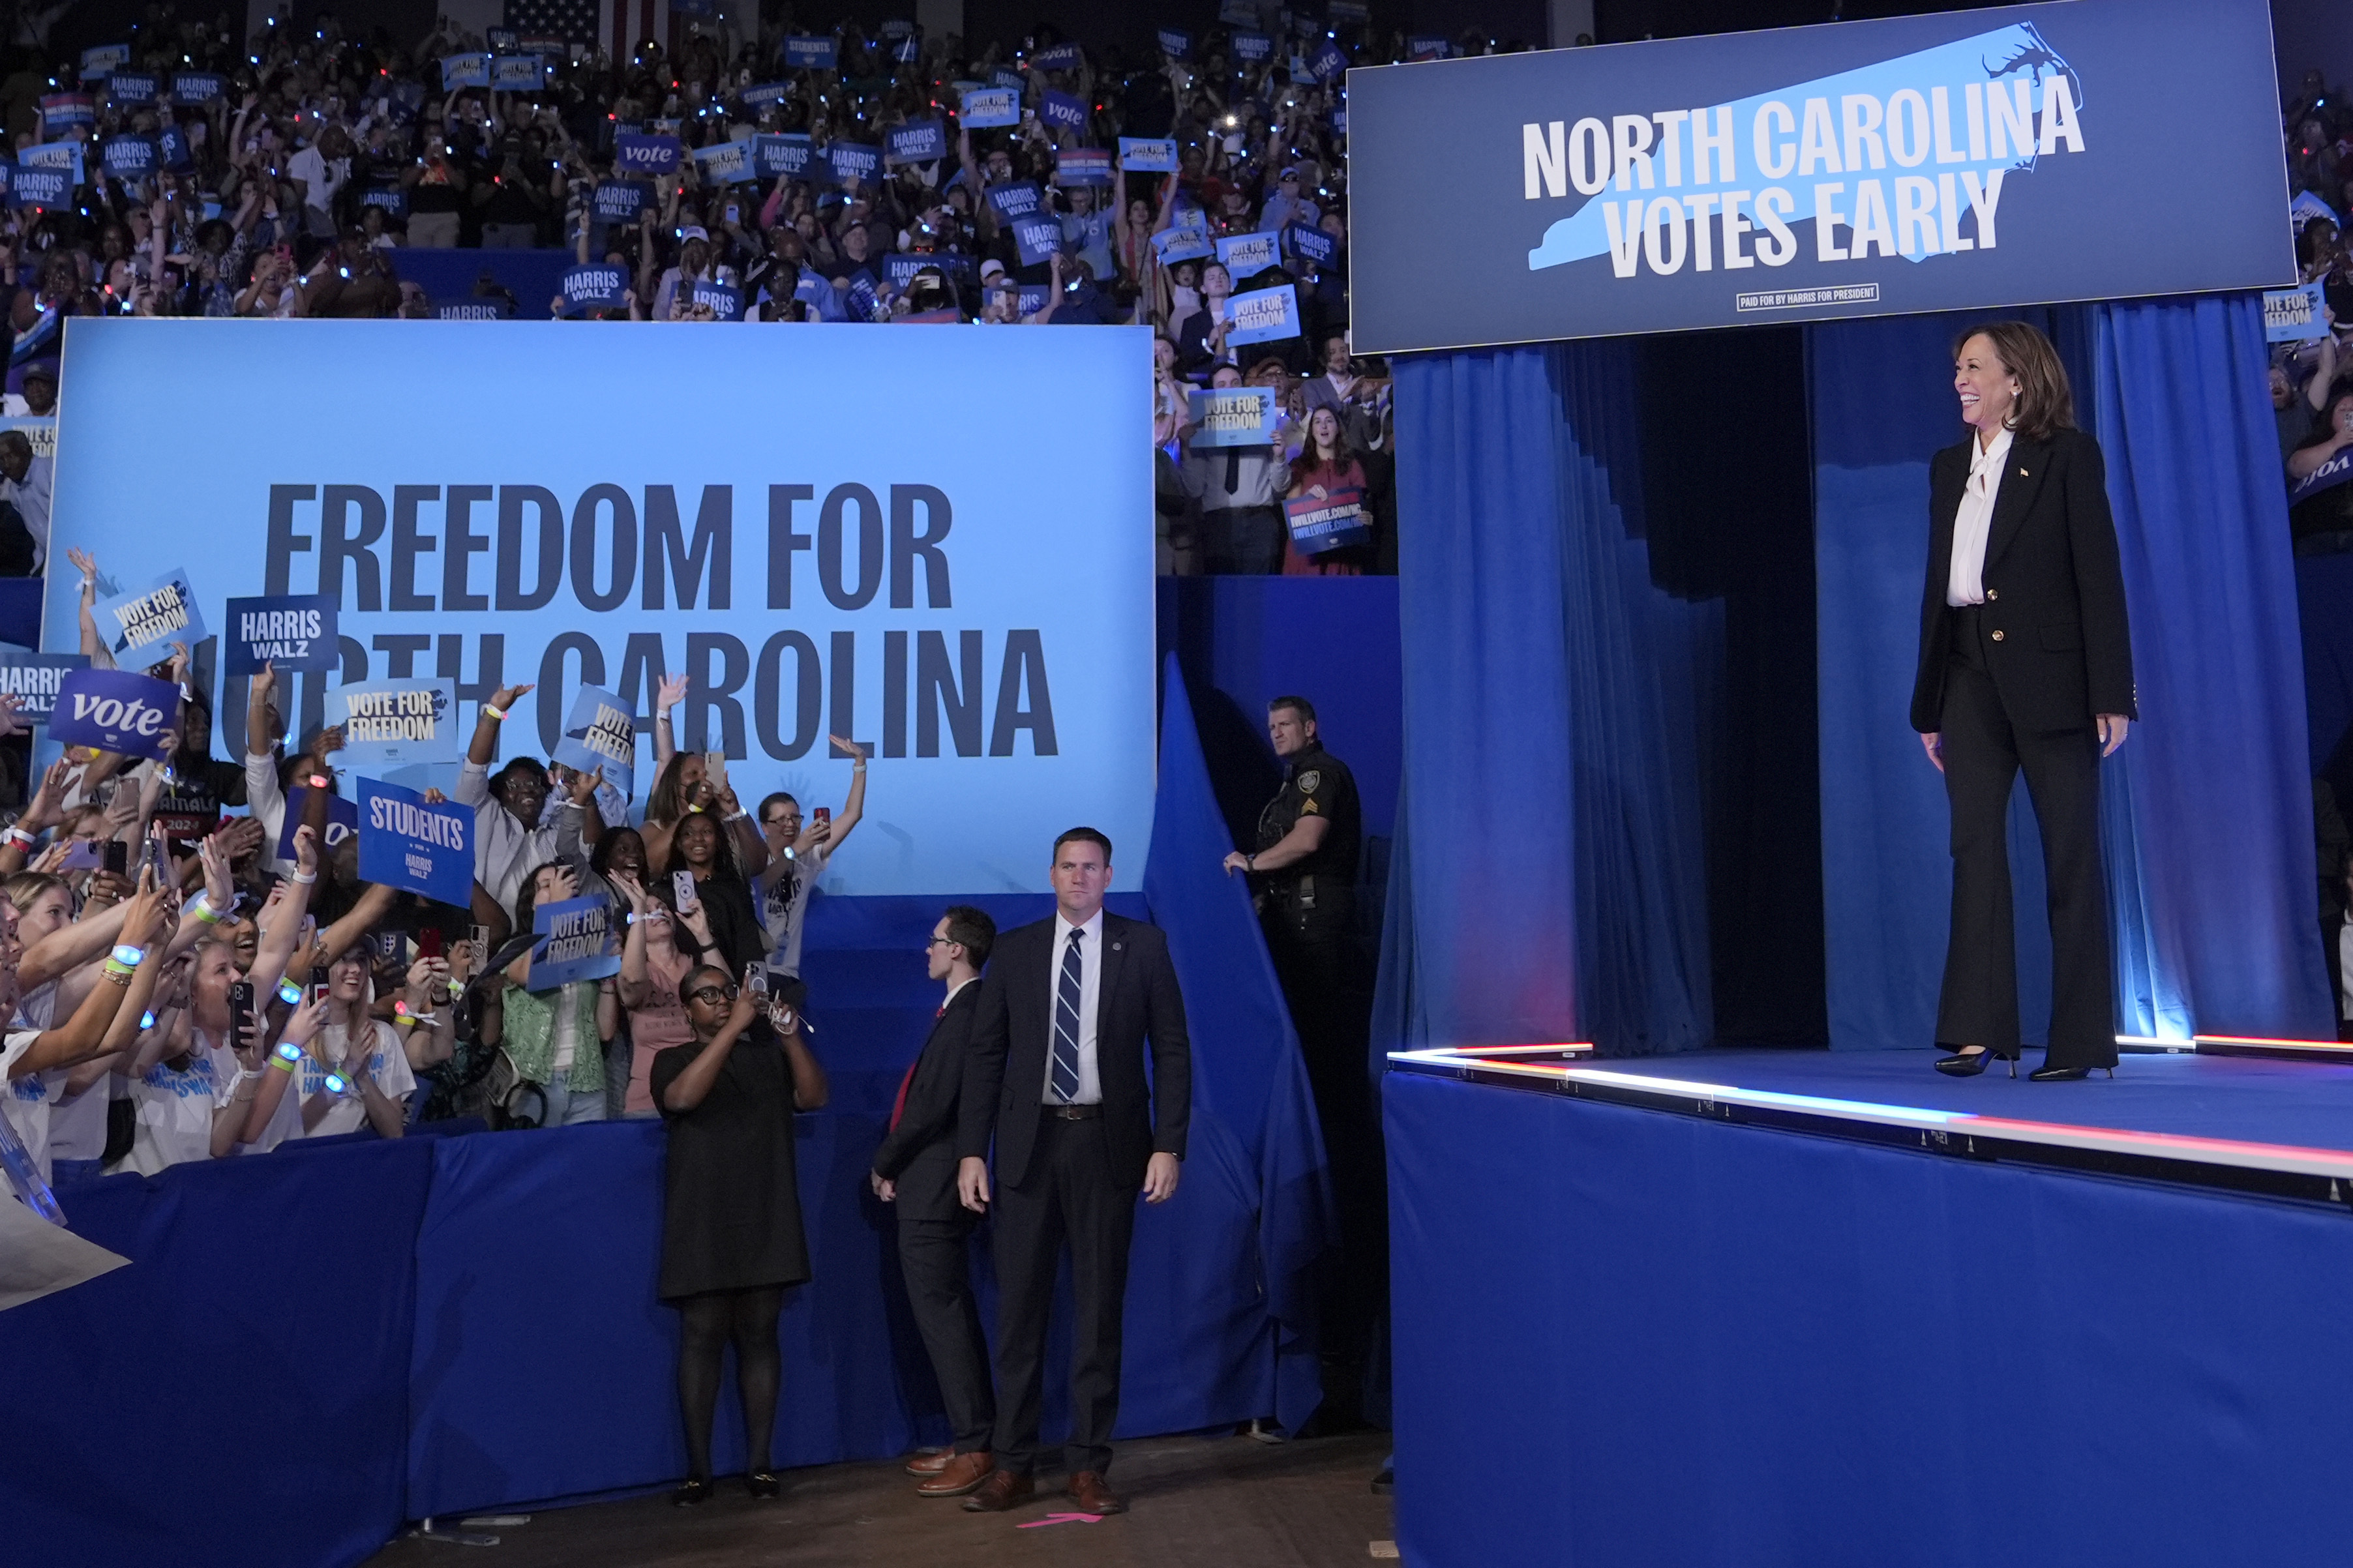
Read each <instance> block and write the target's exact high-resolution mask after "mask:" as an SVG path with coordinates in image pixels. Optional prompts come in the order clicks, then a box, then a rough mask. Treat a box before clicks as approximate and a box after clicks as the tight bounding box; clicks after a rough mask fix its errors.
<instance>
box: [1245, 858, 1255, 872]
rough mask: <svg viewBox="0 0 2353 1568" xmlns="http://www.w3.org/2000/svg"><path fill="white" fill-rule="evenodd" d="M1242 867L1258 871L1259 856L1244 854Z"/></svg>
mask: <svg viewBox="0 0 2353 1568" xmlns="http://www.w3.org/2000/svg"><path fill="white" fill-rule="evenodd" d="M1242 868H1243V869H1244V870H1246V871H1250V872H1256V871H1257V870H1258V857H1257V856H1255V855H1245V856H1243V857H1242Z"/></svg>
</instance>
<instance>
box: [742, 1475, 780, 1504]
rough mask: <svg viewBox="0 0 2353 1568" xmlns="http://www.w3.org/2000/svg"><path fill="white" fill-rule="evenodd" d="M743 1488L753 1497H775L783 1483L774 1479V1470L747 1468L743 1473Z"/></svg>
mask: <svg viewBox="0 0 2353 1568" xmlns="http://www.w3.org/2000/svg"><path fill="white" fill-rule="evenodd" d="M783 1489H784V1483H783V1482H782V1481H779V1480H778V1479H776V1474H775V1472H774V1471H771V1470H747V1471H745V1472H744V1490H745V1491H747V1492H750V1493H751V1494H752V1495H753V1496H754V1497H761V1498H767V1497H775V1496H776V1494H777V1492H779V1491H781V1490H783Z"/></svg>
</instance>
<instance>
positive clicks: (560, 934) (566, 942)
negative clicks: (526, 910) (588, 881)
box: [528, 893, 621, 991]
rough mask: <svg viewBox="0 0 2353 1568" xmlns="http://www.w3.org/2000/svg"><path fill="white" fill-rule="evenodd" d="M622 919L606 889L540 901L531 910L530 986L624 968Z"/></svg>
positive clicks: (543, 987)
mask: <svg viewBox="0 0 2353 1568" xmlns="http://www.w3.org/2000/svg"><path fill="white" fill-rule="evenodd" d="M620 930H621V928H620V922H619V921H617V920H616V919H615V918H614V914H613V900H610V899H608V898H607V897H606V896H605V895H604V894H602V893H594V894H591V895H589V896H588V897H587V898H585V899H565V900H563V901H562V902H560V903H553V904H541V905H539V906H537V907H536V908H534V909H533V910H532V914H531V936H532V942H531V979H530V981H529V982H528V986H529V989H531V990H533V991H553V990H554V989H555V988H556V987H557V986H559V985H568V984H571V983H572V982H573V981H575V980H602V979H604V978H605V977H606V976H607V975H608V974H618V973H621V940H620Z"/></svg>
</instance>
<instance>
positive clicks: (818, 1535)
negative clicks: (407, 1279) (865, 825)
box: [368, 1432, 1395, 1568]
mask: <svg viewBox="0 0 2353 1568" xmlns="http://www.w3.org/2000/svg"><path fill="white" fill-rule="evenodd" d="M1388 1448H1389V1436H1388V1433H1386V1432H1372V1433H1365V1434H1361V1435H1357V1436H1346V1437H1324V1438H1317V1439H1314V1440H1311V1441H1307V1442H1298V1443H1285V1444H1278V1445H1269V1444H1264V1443H1260V1442H1258V1441H1256V1440H1254V1439H1252V1438H1250V1437H1247V1436H1240V1437H1214V1438H1212V1437H1159V1438H1147V1439H1143V1440H1139V1441H1135V1442H1128V1443H1122V1444H1121V1445H1120V1446H1119V1457H1118V1460H1117V1463H1116V1466H1115V1468H1114V1469H1113V1474H1112V1481H1113V1486H1114V1487H1115V1488H1116V1489H1118V1490H1119V1491H1120V1492H1121V1494H1122V1495H1123V1496H1124V1497H1125V1498H1126V1499H1127V1500H1128V1502H1129V1505H1130V1511H1129V1512H1127V1513H1125V1514H1123V1515H1119V1516H1117V1517H1114V1518H1110V1519H1105V1520H1103V1521H1100V1522H1098V1523H1094V1524H1088V1523H1085V1522H1083V1521H1075V1520H1074V1521H1068V1522H1065V1523H1060V1524H1043V1523H1040V1522H1039V1521H1043V1520H1045V1519H1047V1518H1048V1517H1049V1516H1050V1515H1052V1514H1054V1513H1056V1512H1060V1511H1062V1510H1061V1508H1060V1506H1059V1505H1060V1504H1061V1503H1062V1501H1063V1499H1062V1496H1061V1490H1060V1479H1061V1478H1060V1476H1059V1475H1041V1476H1039V1485H1040V1488H1041V1492H1042V1491H1043V1489H1044V1488H1046V1487H1048V1486H1051V1487H1052V1490H1051V1491H1050V1492H1044V1493H1043V1495H1041V1496H1040V1498H1039V1500H1038V1501H1037V1502H1034V1503H1030V1504H1028V1505H1025V1506H1024V1507H1022V1508H1020V1509H1018V1510H1015V1511H1014V1512H1012V1513H1010V1514H999V1515H978V1514H968V1513H965V1511H964V1510H962V1509H960V1508H959V1507H958V1506H957V1505H956V1503H955V1501H953V1500H938V1501H933V1500H925V1499H920V1498H917V1497H916V1496H915V1495H914V1482H913V1480H911V1479H908V1478H907V1477H906V1476H905V1475H903V1474H902V1473H901V1471H900V1468H899V1467H898V1465H897V1464H895V1463H891V1464H863V1465H831V1466H828V1467H826V1468H822V1469H813V1470H796V1471H791V1472H788V1473H787V1474H786V1477H785V1494H784V1496H783V1497H782V1498H780V1499H778V1500H776V1501H774V1502H761V1503H755V1502H753V1501H752V1500H750V1499H749V1498H747V1497H745V1496H744V1490H743V1483H742V1481H741V1480H740V1479H727V1480H723V1481H721V1482H720V1483H719V1495H718V1496H717V1497H716V1498H714V1499H713V1500H711V1501H710V1502H707V1503H704V1504H703V1505H702V1506H701V1507H699V1508H696V1509H692V1510H679V1509H674V1508H672V1507H670V1503H669V1501H668V1500H667V1499H666V1498H664V1497H659V1496H656V1497H643V1498H636V1499H632V1500H629V1501H627V1502H608V1503H592V1504H590V1505H588V1506H586V1507H583V1508H567V1509H558V1510H553V1511H551V1512H545V1513H540V1514H535V1515H533V1518H532V1521H531V1522H530V1523H529V1524H527V1525H522V1526H520V1527H496V1528H495V1530H494V1532H495V1533H496V1534H497V1535H498V1536H499V1537H500V1544H499V1546H498V1547H497V1549H496V1550H495V1551H492V1552H481V1553H479V1554H477V1553H475V1552H469V1551H466V1550H464V1549H462V1548H452V1547H449V1546H446V1545H442V1544H440V1543H438V1542H422V1541H416V1540H407V1541H396V1542H393V1543H392V1544H391V1545H389V1546H387V1547H385V1549H384V1550H383V1551H382V1552H377V1553H376V1554H375V1556H374V1557H372V1558H370V1559H369V1560H368V1568H413V1565H415V1568H421V1565H424V1564H431V1565H433V1568H443V1565H444V1564H451V1563H474V1562H477V1561H479V1562H480V1563H481V1564H482V1565H483V1568H542V1565H546V1568H554V1565H557V1564H561V1565H563V1568H605V1565H607V1564H610V1565H613V1568H620V1565H623V1564H627V1565H628V1568H738V1565H743V1568H749V1565H751V1564H755V1563H756V1564H763V1565H765V1564H768V1563H791V1564H793V1565H794V1568H850V1565H852V1564H859V1565H863V1564H869V1563H872V1564H891V1565H892V1568H901V1565H904V1568H928V1565H930V1564H934V1563H937V1564H941V1565H942V1568H994V1565H996V1564H1000V1563H1001V1564H1006V1565H1008V1568H1056V1565H1057V1564H1061V1563H1070V1564H1073V1565H1080V1564H1083V1565H1084V1568H1288V1565H1293V1564H1295V1565H1298V1568H1338V1565H1339V1564H1342V1563H1346V1564H1350V1565H1352V1568H1353V1565H1354V1564H1356V1563H1366V1562H1368V1561H1370V1560H1371V1559H1372V1556H1373V1552H1374V1550H1375V1543H1376V1542H1377V1543H1379V1548H1380V1554H1381V1555H1382V1556H1383V1557H1388V1556H1389V1555H1391V1550H1390V1548H1389V1542H1390V1540H1391V1538H1392V1537H1393V1535H1394V1534H1395V1531H1393V1530H1392V1529H1391V1528H1390V1523H1389V1500H1388V1498H1386V1497H1379V1496H1376V1495H1375V1494H1374V1493H1373V1491H1372V1489H1371V1486H1370V1483H1371V1480H1372V1477H1373V1474H1374V1472H1375V1471H1376V1470H1377V1469H1378V1468H1380V1463H1381V1460H1382V1459H1383V1458H1385V1457H1386V1456H1387V1455H1388ZM1023 1525H1033V1526H1035V1527H1036V1528H1032V1529H1022V1528H1020V1527H1021V1526H1023ZM453 1552H456V1553H457V1554H456V1555H455V1556H454V1557H453V1556H452V1553H453Z"/></svg>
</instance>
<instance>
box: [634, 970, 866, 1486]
mask: <svg viewBox="0 0 2353 1568" xmlns="http://www.w3.org/2000/svg"><path fill="white" fill-rule="evenodd" d="M680 989H681V996H682V997H683V999H684V1001H685V1004H686V1019H687V1023H688V1024H689V1025H690V1026H692V1028H693V1030H694V1039H693V1041H692V1042H691V1044H688V1045H683V1046H675V1047H671V1048H670V1049H669V1050H666V1051H663V1052H661V1053H660V1054H659V1055H658V1056H657V1057H655V1058H654V1064H653V1069H652V1072H651V1074H650V1075H649V1078H650V1083H651V1088H652V1091H653V1098H654V1103H655V1104H656V1105H658V1106H659V1107H660V1108H661V1113H662V1119H663V1120H664V1121H667V1122H668V1123H669V1124H670V1150H669V1156H668V1182H667V1190H666V1192H665V1194H664V1198H663V1206H662V1261H661V1285H660V1295H661V1299H662V1300H665V1301H674V1302H676V1303H677V1304H678V1307H679V1310H680V1312H681V1314H682V1315H683V1317H684V1319H685V1321H684V1324H683V1325H682V1331H681V1335H680V1340H679V1352H678V1400H679V1408H680V1411H681V1415H683V1416H684V1417H685V1421H686V1455H687V1478H686V1482H685V1484H684V1485H682V1486H681V1487H680V1488H679V1489H678V1490H676V1491H675V1492H673V1493H671V1494H670V1500H671V1501H672V1502H674V1503H680V1504H686V1503H698V1502H701V1501H702V1500H704V1499H705V1498H708V1497H709V1496H710V1495H711V1416H712V1410H713V1409H714V1408H715V1407H716V1406H717V1405H718V1403H719V1363H720V1357H721V1355H722V1354H723V1352H724V1351H725V1350H726V1348H727V1344H728V1342H729V1341H730V1340H733V1342H734V1345H735V1372H736V1385H737V1388H738V1389H739V1391H740V1392H741V1393H742V1394H743V1397H744V1438H745V1444H746V1450H747V1451H746V1455H745V1461H746V1463H745V1475H744V1486H745V1487H746V1489H749V1490H750V1492H751V1494H752V1495H753V1496H754V1497H759V1498H772V1497H775V1496H776V1492H777V1483H776V1476H775V1475H774V1474H772V1473H771V1472H770V1470H769V1468H768V1463H769V1460H768V1439H769V1436H770V1434H771V1433H772V1432H773V1431H774V1430H775V1428H776V1391H777V1385H778V1384H779V1383H781V1382H782V1380H783V1373H784V1357H783V1352H781V1351H780V1350H779V1349H778V1348H777V1344H776V1315H777V1313H778V1312H779V1311H780V1310H782V1309H783V1307H784V1302H785V1288H786V1286H788V1285H797V1284H799V1283H800V1282H801V1281H802V1280H804V1279H807V1278H808V1277H809V1268H808V1247H807V1242H806V1241H805V1240H804V1239H803V1237H802V1235H801V1205H800V1189H799V1185H798V1184H797V1182H796V1181H795V1179H794V1173H793V1112H794V1111H795V1110H816V1109H817V1108H818V1106H821V1105H823V1104H824V1103H825V1098H826V1086H825V1069H824V1068H820V1067H819V1066H818V1063H817V1058H815V1057H813V1056H811V1055H809V1050H808V1044H807V1040H805V1039H804V1038H803V1037H802V1032H801V1026H800V1020H799V1018H798V1017H797V1016H794V1014H793V1013H792V1012H791V1010H790V1009H788V1008H778V1009H776V1012H775V1013H774V1014H773V1015H772V1016H763V1013H764V1012H765V1008H764V1006H763V998H762V996H761V994H759V993H757V992H754V991H753V990H752V989H751V988H750V987H749V985H748V984H746V985H742V986H739V985H738V984H737V983H736V982H735V981H734V980H733V978H731V977H730V975H729V974H728V972H727V971H726V970H724V969H722V968H720V967H719V966H718V965H716V964H703V965H701V966H699V967H698V968H696V969H695V970H694V971H692V972H691V973H689V974H688V975H687V977H686V984H684V985H683V986H682V987H681V988H680Z"/></svg>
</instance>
